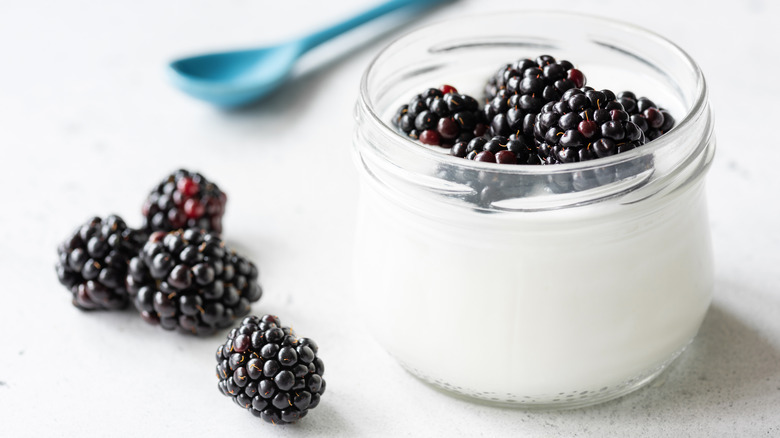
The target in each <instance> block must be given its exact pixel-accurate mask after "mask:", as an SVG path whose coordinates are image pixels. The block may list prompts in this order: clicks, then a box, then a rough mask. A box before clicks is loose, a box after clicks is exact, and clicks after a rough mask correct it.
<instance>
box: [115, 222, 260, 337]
mask: <svg viewBox="0 0 780 438" xmlns="http://www.w3.org/2000/svg"><path fill="white" fill-rule="evenodd" d="M257 277H258V271H257V268H256V267H255V265H254V264H253V263H252V262H250V261H248V260H246V259H245V258H243V257H241V256H239V255H237V254H236V253H235V252H233V251H231V250H230V249H228V248H226V247H225V244H224V243H223V242H222V240H221V239H220V238H219V237H218V236H217V235H216V234H211V233H207V232H206V231H204V230H203V229H200V228H191V229H187V230H177V231H171V232H168V233H165V232H163V231H158V232H155V233H153V234H152V235H151V236H150V237H149V241H148V242H147V243H146V244H145V245H144V247H143V249H142V250H141V251H140V253H139V254H138V255H137V256H136V257H133V259H131V260H130V267H129V269H128V274H127V288H128V292H129V294H130V296H131V297H132V298H133V302H134V304H135V307H136V308H137V309H138V311H139V312H141V317H142V318H143V319H144V320H145V321H146V322H148V323H150V324H159V325H160V326H161V327H162V328H164V329H166V330H174V329H179V330H180V331H183V332H186V333H192V334H194V335H197V336H208V335H211V334H213V333H214V332H215V331H216V330H217V329H220V328H225V327H228V326H230V325H231V324H232V323H233V321H234V320H235V319H236V318H240V317H243V316H245V315H247V314H248V313H249V310H250V303H253V302H255V301H257V300H259V299H260V297H261V296H262V293H263V292H262V289H261V288H260V285H258V283H257Z"/></svg>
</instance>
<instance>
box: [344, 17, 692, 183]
mask: <svg viewBox="0 0 780 438" xmlns="http://www.w3.org/2000/svg"><path fill="white" fill-rule="evenodd" d="M507 14H512V15H522V16H523V17H525V18H527V17H528V16H529V15H533V16H552V17H569V18H577V19H584V20H593V21H598V22H601V24H604V25H609V26H612V27H614V28H618V29H624V30H626V31H631V32H635V33H640V34H641V35H642V36H643V37H645V38H650V39H655V40H657V41H660V42H661V43H663V44H665V45H667V46H669V49H670V50H671V51H672V52H676V54H677V55H679V56H681V58H682V59H683V60H684V61H685V63H686V64H687V65H688V67H689V68H690V69H691V71H692V72H693V73H694V75H695V79H694V80H695V82H696V97H695V100H694V102H693V104H692V105H691V106H690V108H689V109H688V111H687V112H686V114H685V116H684V117H683V118H682V120H680V121H679V122H678V123H677V125H675V127H674V128H672V130H670V131H669V132H667V133H665V134H664V135H662V136H660V137H659V138H657V139H655V140H652V141H650V142H648V143H647V144H645V145H642V146H641V147H638V148H636V149H632V150H630V151H626V152H623V153H620V154H615V155H612V156H609V157H604V158H598V159H594V160H588V161H583V162H575V163H560V164H555V165H506V164H497V163H486V162H479V161H473V160H466V159H463V158H459V157H454V156H452V155H450V154H443V153H440V152H437V151H435V150H433V149H431V148H429V147H426V146H423V145H420V143H418V142H416V141H414V140H412V139H411V138H409V137H407V136H405V135H402V134H401V133H400V132H398V131H397V130H396V129H395V128H393V127H392V126H390V125H389V124H388V122H387V121H386V120H383V118H382V117H380V115H379V114H377V112H376V110H375V106H374V103H373V102H372V101H371V99H370V97H369V90H368V79H369V76H370V75H371V73H372V72H373V71H374V69H375V67H376V64H377V63H378V62H379V61H380V60H381V59H382V57H383V56H384V55H385V53H387V52H388V51H389V50H390V49H392V48H393V47H394V46H396V45H397V44H399V43H401V42H403V41H405V40H407V39H411V38H413V37H414V36H415V35H418V34H420V33H423V32H425V31H426V30H428V29H431V28H434V27H436V26H440V25H442V24H446V23H454V22H458V21H466V20H474V19H481V18H488V17H492V16H501V17H506V15H507ZM359 104H360V106H362V107H363V108H364V109H365V110H366V113H367V114H368V116H369V117H370V118H371V119H372V120H373V121H374V122H375V123H378V124H379V125H380V126H381V127H382V131H383V133H384V134H386V135H387V139H389V140H391V141H392V142H393V143H394V144H395V145H397V147H400V148H403V149H405V150H406V152H410V153H412V154H415V155H417V156H419V157H420V158H427V159H430V160H434V161H437V162H441V163H447V164H451V165H456V166H460V167H463V168H470V169H475V170H489V171H491V172H499V173H511V174H516V175H522V174H529V175H534V174H536V175H539V174H554V173H569V172H578V171H583V170H589V169H595V168H601V167H606V166H610V165H615V164H619V163H622V162H626V161H632V160H636V159H638V158H640V157H643V156H646V155H651V154H653V153H655V152H657V151H658V150H659V149H665V148H668V147H670V146H671V145H673V144H675V143H677V142H678V141H679V139H680V138H681V137H683V136H685V135H686V131H688V129H687V128H688V127H689V126H690V125H692V124H693V123H694V122H695V120H696V119H698V117H699V115H700V113H702V112H703V111H704V110H705V108H706V106H707V84H706V80H705V78H704V74H703V73H702V71H701V68H700V67H699V65H698V63H696V61H695V60H694V59H693V58H692V57H691V56H690V55H689V54H688V53H687V52H686V51H685V50H683V49H682V48H681V47H680V46H678V45H677V44H675V43H674V42H672V41H671V40H669V39H667V38H666V37H664V36H662V35H660V34H659V33H656V32H653V31H651V30H648V29H646V28H644V27H641V26H638V25H635V24H632V23H629V22H626V21H622V20H615V19H611V18H607V17H604V16H599V15H595V14H580V13H576V14H575V13H570V12H560V11H551V10H542V9H531V10H522V9H516V10H512V11H509V12H503V13H501V12H498V13H497V12H491V13H483V14H475V15H469V16H458V17H452V18H447V19H443V20H438V21H436V22H434V23H431V24H428V25H426V26H423V27H420V28H417V29H415V30H412V31H410V32H407V33H405V34H403V35H401V36H399V37H397V38H395V39H394V40H393V41H391V42H390V43H389V44H387V45H386V46H385V47H384V48H383V49H382V50H380V51H379V53H377V55H376V56H374V58H373V59H372V60H371V62H370V63H369V64H368V67H366V70H365V71H364V73H363V76H362V78H361V81H360V93H359Z"/></svg>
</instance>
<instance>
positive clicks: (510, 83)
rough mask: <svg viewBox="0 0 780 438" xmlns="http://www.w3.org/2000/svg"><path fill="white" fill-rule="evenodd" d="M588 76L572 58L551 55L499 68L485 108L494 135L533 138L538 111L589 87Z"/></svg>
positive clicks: (490, 85)
mask: <svg viewBox="0 0 780 438" xmlns="http://www.w3.org/2000/svg"><path fill="white" fill-rule="evenodd" d="M585 83H586V78H585V75H584V74H583V73H582V72H581V71H580V70H578V69H576V68H574V66H573V65H572V63H570V62H569V61H563V60H562V61H556V60H555V58H553V57H552V56H549V55H542V56H539V57H538V58H536V60H535V61H534V60H531V59H520V60H518V61H517V62H515V63H513V64H506V65H505V66H504V67H502V68H501V69H499V70H498V71H497V72H496V73H495V75H493V77H492V78H491V79H490V80H489V81H488V84H487V85H486V86H485V96H486V99H487V102H488V104H487V105H486V106H485V108H484V112H485V117H486V118H487V120H488V122H489V124H490V133H491V134H492V135H501V136H509V135H511V134H515V135H517V136H518V137H519V136H520V135H523V134H525V135H526V137H528V138H529V139H531V138H532V135H533V133H532V130H533V123H534V118H535V116H536V114H538V113H539V112H540V111H541V109H542V106H544V104H545V103H547V102H554V101H557V100H559V99H560V98H561V97H562V95H563V93H564V92H566V91H567V90H570V89H572V88H578V87H583V86H585Z"/></svg>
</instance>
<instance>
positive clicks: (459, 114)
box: [393, 85, 487, 147]
mask: <svg viewBox="0 0 780 438" xmlns="http://www.w3.org/2000/svg"><path fill="white" fill-rule="evenodd" d="M486 123H487V120H485V117H484V114H483V113H482V111H480V108H479V102H477V100H476V99H474V98H473V97H471V96H468V95H465V94H458V90H456V89H455V88H454V87H452V86H450V85H444V86H442V87H441V88H439V89H437V88H430V89H428V91H426V92H425V93H421V94H418V95H416V96H415V97H414V98H413V99H412V100H411V102H409V104H408V105H402V106H401V107H400V108H399V109H398V111H397V112H396V115H395V117H393V125H395V126H396V127H397V128H398V129H399V130H400V131H401V132H403V133H404V134H406V135H407V136H409V137H411V138H414V139H417V140H419V141H420V142H422V143H424V144H427V145H434V146H441V147H452V145H453V144H455V143H456V142H459V141H469V140H471V139H472V138H474V137H479V136H482V135H483V134H484V133H485V131H486V130H487V124H486Z"/></svg>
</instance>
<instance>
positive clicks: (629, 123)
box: [393, 55, 675, 165]
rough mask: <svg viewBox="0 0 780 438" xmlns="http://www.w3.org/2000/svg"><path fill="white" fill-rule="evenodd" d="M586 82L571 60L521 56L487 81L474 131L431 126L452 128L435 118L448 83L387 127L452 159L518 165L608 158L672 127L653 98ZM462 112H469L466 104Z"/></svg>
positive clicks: (442, 111) (445, 110) (441, 112)
mask: <svg viewBox="0 0 780 438" xmlns="http://www.w3.org/2000/svg"><path fill="white" fill-rule="evenodd" d="M586 82H587V79H586V77H585V74H584V73H583V72H582V71H580V70H579V69H577V68H575V67H574V65H573V64H572V63H571V62H569V61H566V60H556V59H555V58H554V57H552V56H550V55H541V56H539V57H537V58H536V59H533V60H532V59H530V58H524V59H520V60H518V61H516V62H514V63H512V64H506V65H504V66H502V67H501V68H500V69H498V71H497V72H496V73H495V74H494V75H493V76H492V77H491V78H490V79H489V80H488V82H487V84H486V85H485V90H484V91H485V103H484V105H482V107H481V116H480V117H479V118H478V120H479V122H478V123H477V125H476V126H477V128H476V129H475V130H474V131H469V130H466V131H467V132H465V133H464V132H463V130H460V131H457V132H456V131H454V130H452V131H448V130H446V129H445V130H444V131H442V132H446V133H447V135H446V136H443V135H442V134H441V132H440V131H441V130H440V129H439V128H440V127H439V126H438V125H437V124H438V123H442V124H444V125H447V126H449V125H450V122H449V121H444V122H442V121H441V120H442V117H445V116H447V117H449V116H450V115H451V114H452V111H451V110H450V108H449V107H448V106H447V105H446V104H445V102H444V99H447V93H448V92H452V91H451V90H454V88H452V87H450V86H445V87H443V88H442V89H441V90H437V89H434V88H432V89H430V90H428V92H426V93H423V94H419V95H417V96H415V98H414V99H413V100H412V102H411V103H410V104H409V105H403V106H402V107H401V108H400V109H399V110H398V112H397V113H396V116H395V117H394V119H393V123H394V124H395V126H397V127H398V129H399V130H400V131H402V132H404V133H406V134H407V135H409V136H410V137H412V138H415V139H418V140H419V141H420V142H421V143H424V144H430V145H442V146H446V147H450V146H451V149H450V154H451V155H453V156H456V157H460V158H466V159H470V160H474V161H482V162H490V163H498V164H517V165H539V164H542V165H549V164H562V163H570V162H577V161H586V160H593V159H596V158H601V157H606V156H609V155H613V154H617V153H621V152H625V151H628V150H630V149H633V148H636V147H639V146H642V145H643V144H645V143H646V142H648V141H650V140H654V139H656V138H658V137H659V136H661V135H663V134H665V133H666V132H668V131H669V130H670V129H672V128H673V127H674V124H675V120H674V117H672V115H671V114H670V113H669V112H668V111H666V110H664V109H663V108H660V107H658V106H656V105H655V103H654V102H653V101H652V100H650V99H648V98H646V97H641V98H637V97H636V95H635V94H634V93H632V92H630V91H624V92H622V93H619V94H618V95H615V94H614V93H613V92H611V91H609V90H607V89H603V90H600V91H597V90H595V89H593V88H590V87H586ZM444 90H446V91H444ZM461 96H465V95H461ZM591 97H593V98H594V99H595V100H594V99H591ZM450 99H451V98H450ZM469 99H470V98H469ZM570 101H571V102H570ZM468 108H469V111H473V110H474V108H475V104H474V103H473V102H472V100H468ZM437 111H438V112H437ZM455 119H457V117H455ZM580 125H581V126H580ZM466 126H467V127H469V128H470V127H471V124H467V125H466ZM423 134H425V135H423Z"/></svg>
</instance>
